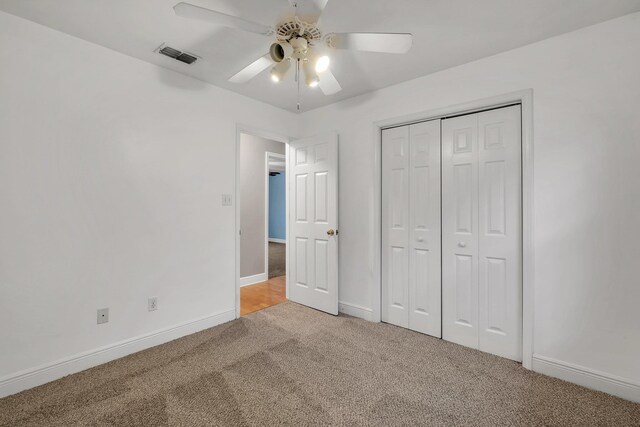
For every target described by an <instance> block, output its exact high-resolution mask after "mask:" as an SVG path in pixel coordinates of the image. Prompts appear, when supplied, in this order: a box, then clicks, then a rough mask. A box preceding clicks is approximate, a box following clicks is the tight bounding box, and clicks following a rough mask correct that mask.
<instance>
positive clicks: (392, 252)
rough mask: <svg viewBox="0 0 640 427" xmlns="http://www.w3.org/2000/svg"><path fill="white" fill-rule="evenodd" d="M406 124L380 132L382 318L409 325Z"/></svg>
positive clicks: (407, 137)
mask: <svg viewBox="0 0 640 427" xmlns="http://www.w3.org/2000/svg"><path fill="white" fill-rule="evenodd" d="M409 148H410V147H409V127H408V126H403V127H397V128H392V129H385V130H383V131H382V320H383V321H384V322H387V323H391V324H394V325H398V326H402V327H405V328H408V327H409V285H408V281H409V257H410V256H411V254H410V249H409V230H410V224H409V179H410V177H409V157H410V149H409Z"/></svg>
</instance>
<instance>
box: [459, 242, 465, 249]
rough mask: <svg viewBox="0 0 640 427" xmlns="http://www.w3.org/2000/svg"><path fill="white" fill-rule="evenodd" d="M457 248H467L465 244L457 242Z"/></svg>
mask: <svg viewBox="0 0 640 427" xmlns="http://www.w3.org/2000/svg"><path fill="white" fill-rule="evenodd" d="M458 246H460V247H461V248H464V247H466V246H467V244H466V243H465V242H458Z"/></svg>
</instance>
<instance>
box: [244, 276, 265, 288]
mask: <svg viewBox="0 0 640 427" xmlns="http://www.w3.org/2000/svg"><path fill="white" fill-rule="evenodd" d="M267 280H269V276H268V275H267V273H260V274H254V275H253V276H247V277H241V278H240V287H243V286H249V285H255V284H256V283H260V282H266V281H267Z"/></svg>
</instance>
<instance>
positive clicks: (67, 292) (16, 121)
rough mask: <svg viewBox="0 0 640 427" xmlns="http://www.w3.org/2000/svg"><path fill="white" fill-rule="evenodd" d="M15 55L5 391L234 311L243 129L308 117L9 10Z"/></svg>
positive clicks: (7, 89)
mask: <svg viewBox="0 0 640 427" xmlns="http://www.w3.org/2000/svg"><path fill="white" fill-rule="evenodd" d="M0 51H1V52H4V53H5V55H4V56H5V59H4V60H3V61H2V66H1V67H0V204H1V208H0V346H1V350H0V386H1V385H2V379H3V378H4V380H7V379H10V378H13V376H14V375H15V374H16V373H18V372H20V371H24V370H30V369H32V368H34V367H39V366H43V365H48V364H50V363H51V362H53V361H58V360H60V359H63V358H67V357H70V356H74V355H77V354H79V353H83V352H87V351H91V350H93V349H96V348H100V347H103V346H109V345H111V344H113V343H116V342H121V341H123V340H127V339H130V338H132V337H137V336H141V335H145V334H148V333H150V332H152V331H157V330H163V329H166V328H170V327H172V326H175V325H179V324H182V323H184V322H188V321H191V320H194V319H199V318H202V317H206V316H210V315H216V314H224V315H228V314H230V315H231V317H233V316H234V315H235V314H234V313H235V312H234V306H235V268H234V265H235V254H234V251H233V250H232V249H231V250H230V248H233V247H234V245H235V233H234V230H235V226H234V222H235V212H234V209H235V207H234V206H232V207H223V206H221V194H223V193H233V192H234V179H235V178H234V177H235V161H234V159H235V138H236V122H237V121H240V122H241V123H242V124H246V125H250V126H254V127H257V128H263V129H265V130H270V131H273V132H277V133H281V134H285V135H290V134H294V129H293V124H294V123H295V122H294V121H295V118H296V116H295V115H293V114H292V113H288V112H285V111H283V110H280V109H277V108H274V107H271V106H268V105H266V104H262V103H259V102H256V101H253V100H250V99H249V98H246V97H243V96H240V95H237V94H233V93H231V92H228V91H225V90H222V89H219V88H216V87H213V86H210V85H206V84H203V83H201V82H199V81H196V80H193V79H190V78H188V77H185V76H182V75H179V74H176V73H174V72H170V71H167V70H164V69H161V68H158V67H156V66H153V65H150V64H147V63H144V62H141V61H139V60H136V59H133V58H130V57H127V56H124V55H122V54H119V53H116V52H114V51H111V50H108V49H105V48H102V47H99V46H96V45H93V44H90V43H87V42H84V41H82V40H79V39H76V38H73V37H70V36H68V35H65V34H62V33H59V32H56V31H53V30H50V29H47V28H45V27H42V26H39V25H37V24H34V23H31V22H29V21H26V20H22V19H20V18H16V17H14V16H11V15H8V14H4V13H0ZM149 296H157V297H158V298H159V307H160V308H159V310H158V311H156V312H152V313H149V312H147V297H149ZM101 307H109V308H110V317H111V319H110V321H109V323H108V324H105V325H96V309H98V308H101ZM225 318H226V317H225ZM5 382H6V381H5ZM0 388H1V387H0ZM1 392H2V390H0V394H1Z"/></svg>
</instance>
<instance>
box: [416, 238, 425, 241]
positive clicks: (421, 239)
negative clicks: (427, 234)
mask: <svg viewBox="0 0 640 427" xmlns="http://www.w3.org/2000/svg"><path fill="white" fill-rule="evenodd" d="M416 240H417V241H418V242H424V239H423V238H422V237H418V238H417V239H416Z"/></svg>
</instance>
